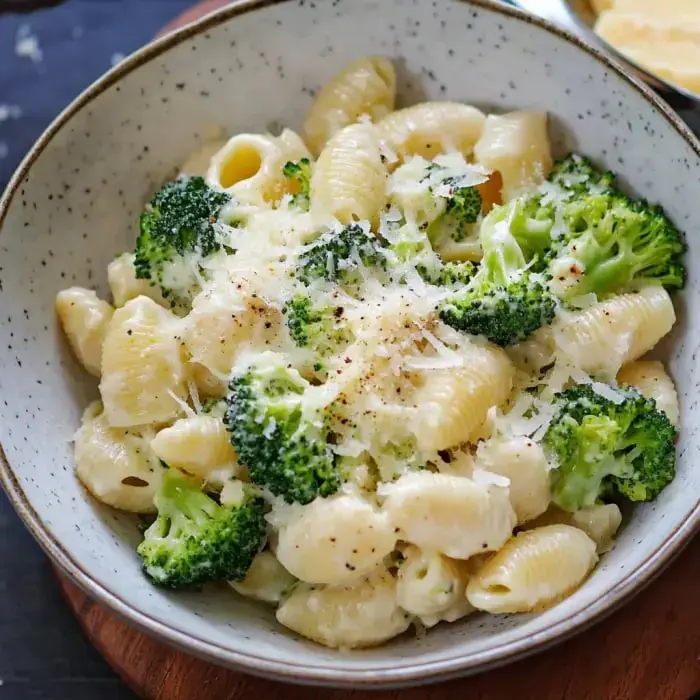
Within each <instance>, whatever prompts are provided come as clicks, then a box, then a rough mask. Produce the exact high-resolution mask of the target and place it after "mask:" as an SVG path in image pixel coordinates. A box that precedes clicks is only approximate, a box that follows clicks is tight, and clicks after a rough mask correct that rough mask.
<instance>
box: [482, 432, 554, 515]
mask: <svg viewBox="0 0 700 700" xmlns="http://www.w3.org/2000/svg"><path fill="white" fill-rule="evenodd" d="M475 467H476V468H477V469H484V470H485V471H488V472H492V473H494V474H500V475H501V476H505V477H507V478H508V479H509V480H510V486H509V487H508V488H509V491H510V502H511V503H512V504H513V509H514V510H515V514H516V516H517V518H518V523H524V522H526V521H528V520H532V519H533V518H535V517H537V516H538V515H540V514H541V513H544V512H545V511H546V510H547V506H549V502H550V490H549V466H548V464H547V458H546V457H545V455H544V452H543V450H542V448H541V447H540V445H539V444H537V443H536V442H534V441H532V440H530V438H527V437H524V436H514V437H510V438H507V437H504V438H501V437H496V438H491V439H490V440H487V441H486V442H483V443H481V444H480V445H479V448H478V449H477V452H476V460H475Z"/></svg>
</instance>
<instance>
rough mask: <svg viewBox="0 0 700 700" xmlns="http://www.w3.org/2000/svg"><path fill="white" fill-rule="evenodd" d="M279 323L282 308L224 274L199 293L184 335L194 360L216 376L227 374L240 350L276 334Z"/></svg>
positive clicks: (185, 323)
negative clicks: (269, 303) (271, 306)
mask: <svg viewBox="0 0 700 700" xmlns="http://www.w3.org/2000/svg"><path fill="white" fill-rule="evenodd" d="M238 287H241V288H240V289H238ZM279 323H280V312H279V311H278V310H275V309H272V308H270V307H269V306H268V305H267V304H266V303H265V302H264V301H263V300H262V299H261V298H259V297H258V296H257V295H256V294H255V293H254V292H252V291H251V290H250V289H248V286H247V285H246V284H236V283H234V282H231V281H229V280H228V278H226V277H225V276H222V278H220V279H217V280H215V281H214V282H213V283H212V284H211V285H209V286H208V287H207V288H206V289H205V290H204V291H202V292H201V293H200V294H198V295H197V296H196V297H195V299H194V301H193V302H192V311H191V312H190V313H189V314H188V315H187V317H186V318H185V320H184V323H183V326H182V339H183V341H184V343H185V346H186V348H187V350H188V352H189V353H190V355H191V359H192V361H193V362H196V363H197V364H200V365H202V366H204V367H205V368H206V369H208V370H209V371H210V372H211V373H212V374H213V375H214V376H219V377H227V376H228V374H229V373H230V371H231V368H232V367H233V365H234V362H235V360H236V357H237V356H238V353H239V352H241V351H242V350H243V349H245V348H246V347H248V346H250V345H251V344H257V345H263V344H264V343H265V341H266V340H269V339H272V338H274V337H275V335H276V334H277V332H278V329H279Z"/></svg>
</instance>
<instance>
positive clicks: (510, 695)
mask: <svg viewBox="0 0 700 700" xmlns="http://www.w3.org/2000/svg"><path fill="white" fill-rule="evenodd" d="M60 585H61V587H62V589H63V592H64V594H65V597H66V600H67V601H68V603H69V604H70V606H71V608H72V609H73V611H74V612H75V614H76V615H77V616H78V619H79V620H80V624H81V625H82V627H83V630H84V631H85V634H86V635H87V636H88V638H89V639H90V641H91V642H92V643H93V644H94V645H95V647H96V648H97V649H98V650H99V651H100V652H101V653H102V655H103V656H104V657H105V659H106V660H107V662H108V663H109V664H110V665H111V666H112V668H113V669H114V670H115V671H116V672H117V673H118V674H119V675H120V676H121V677H122V678H123V679H124V681H126V683H128V684H129V686H131V687H132V688H133V689H134V691H135V692H136V693H137V694H138V695H139V697H141V698H144V699H145V700H194V699H198V700H250V698H254V699H255V700H277V699H278V698H284V700H455V699H456V698H460V699H467V700H689V698H690V697H691V695H693V693H695V692H697V691H700V603H699V602H698V593H699V592H700V538H696V539H695V541H694V542H692V543H691V544H690V545H689V547H688V548H687V549H686V551H685V552H683V553H682V554H681V556H680V557H679V558H678V560H677V561H676V562H674V563H673V564H672V565H671V567H670V568H669V569H667V570H666V571H665V572H664V573H663V574H662V575H661V577H660V578H659V579H658V580H656V581H655V582H654V583H652V584H651V586H649V587H648V588H647V589H646V590H645V591H643V592H642V593H641V594H640V595H638V596H637V597H636V598H634V599H633V600H632V601H631V602H630V603H629V604H628V605H626V606H625V607H624V608H622V609H621V610H619V611H618V612H616V613H614V614H613V615H611V616H610V617H608V618H607V619H606V620H604V621H603V622H601V623H600V624H598V625H596V626H595V627H593V628H592V629H590V630H587V631H586V632H583V633H582V634H580V635H579V636H577V637H575V638H574V639H572V640H570V641H568V642H565V643H563V644H561V645H559V646H557V647H554V648H552V649H550V650H548V651H545V652H543V653H541V654H539V655H537V656H534V657H530V658H529V659H525V660H523V661H519V662H517V663H514V664H511V665H510V666H506V667H504V668H501V669H496V670H494V671H489V672H487V673H484V674H481V675H478V676H472V677H471V678H465V679H463V680H458V681H450V682H448V683H443V684H440V685H435V686H427V687H424V688H416V689H414V690H403V691H398V690H396V691H383V692H362V691H340V690H337V691H334V690H327V689H322V688H302V687H296V686H287V685H283V684H281V683H276V682H272V681H265V680H262V679H259V678H253V677H252V676H246V675H244V674H242V673H236V672H233V671H229V670H226V669H222V668H219V667H217V666H213V665H212V664H209V663H206V662H204V661H200V660H199V659H195V658H193V657H191V656H188V655H186V654H183V653H180V652H177V651H173V650H172V649H170V648H168V647H167V646H165V645H163V644H161V643H160V642H157V641H155V640H153V639H151V638H149V637H147V636H146V635H144V634H143V633H141V632H137V631H136V630H134V629H132V628H130V627H129V626H128V625H126V624H125V623H124V622H122V621H121V620H119V619H117V618H116V617H114V616H113V615H112V614H111V613H110V612H109V611H108V610H106V609H105V608H104V607H102V606H101V605H99V604H98V603H94V602H92V601H90V600H89V599H88V598H87V597H86V596H85V595H84V594H83V593H82V592H81V591H79V590H78V589H77V588H76V587H75V586H74V585H73V584H71V583H69V582H68V581H66V580H64V579H61V580H60ZM456 624H460V623H456ZM464 624H468V622H466V621H465V623H464Z"/></svg>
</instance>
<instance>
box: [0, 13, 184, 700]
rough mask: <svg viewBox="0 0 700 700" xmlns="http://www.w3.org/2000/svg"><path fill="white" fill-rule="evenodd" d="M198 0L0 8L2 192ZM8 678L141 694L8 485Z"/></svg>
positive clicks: (80, 697) (2, 557) (48, 695)
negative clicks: (113, 667) (126, 58)
mask: <svg viewBox="0 0 700 700" xmlns="http://www.w3.org/2000/svg"><path fill="white" fill-rule="evenodd" d="M2 4H3V3H2V1H1V0H0V6H2ZM192 4H193V0H68V1H67V2H65V3H63V4H61V5H58V6H57V7H53V8H51V9H46V10H41V11H37V12H32V13H29V14H22V15H12V14H0V191H1V190H3V189H4V187H5V185H6V184H7V181H8V180H9V178H10V176H11V174H12V172H13V170H14V168H15V167H16V165H17V164H18V162H19V160H20V159H21V158H22V156H23V155H24V154H25V152H26V151H27V149H28V148H29V147H30V146H31V145H32V143H33V142H34V140H35V139H36V138H37V137H38V136H39V135H40V133H41V132H42V130H43V129H44V128H45V127H46V126H47V125H48V124H49V123H50V121H51V120H52V119H53V118H54V117H55V116H56V115H57V114H58V113H59V112H60V110H61V109H63V107H65V106H66V105H67V104H68V103H69V102H70V101H71V100H72V99H73V98H74V97H75V96H76V95H77V94H78V93H79V92H80V91H81V90H83V89H84V88H85V87H87V86H88V85H89V84H90V83H91V82H92V81H93V80H95V79H96V78H97V77H99V76H100V75H101V74H102V73H103V72H104V71H105V70H107V69H108V68H109V67H110V66H111V63H112V60H113V59H114V60H116V58H117V57H118V56H119V55H124V54H128V53H130V52H131V51H133V50H134V49H136V48H138V47H139V46H141V45H142V44H144V43H145V42H146V41H148V39H149V38H151V37H152V36H153V34H154V33H155V32H156V31H158V29H159V28H160V27H162V26H163V25H164V24H165V23H166V22H168V21H169V20H171V19H172V18H173V17H175V16H176V15H178V14H179V13H180V12H181V11H182V10H184V9H185V8H186V7H188V6H189V5H192ZM23 25H26V27H28V29H27V28H24V29H21V28H22V27H23ZM18 32H20V33H22V32H23V33H29V34H30V35H31V36H35V37H36V38H37V41H38V46H39V49H40V50H41V53H42V54H43V56H42V58H41V61H37V62H35V61H33V60H32V59H31V58H29V57H22V56H18V55H17V53H16V44H17V36H18ZM17 108H19V112H21V114H19V115H18V110H17ZM8 112H9V114H8ZM39 467H40V465H37V468H39ZM0 683H1V685H0V700H127V699H128V700H133V698H134V697H135V696H134V695H133V693H131V692H130V691H129V690H128V689H127V688H126V687H125V686H124V685H123V684H122V683H121V681H120V680H119V679H118V678H117V677H116V676H115V675H114V674H113V673H112V672H111V671H110V669H109V668H108V667H107V666H106V664H105V663H104V662H103V661H102V659H101V658H100V656H99V654H98V653H97V652H96V651H95V650H94V649H92V648H91V646H90V645H89V643H88V642H87V641H86V640H85V638H84V637H83V635H82V633H81V631H80V629H79V627H78V625H77V623H76V621H75V620H74V618H73V616H72V614H71V613H70V611H69V610H68V608H67V607H66V605H65V604H64V602H63V600H62V599H61V596H60V594H59V592H58V589H57V587H56V585H55V583H54V580H53V578H52V574H51V571H50V567H49V565H48V563H47V561H46V559H45V557H44V556H43V554H42V552H41V551H40V549H39V547H38V546H37V545H36V543H35V542H34V540H33V539H32V537H31V536H30V535H29V533H28V532H27V531H26V530H25V529H24V526H23V525H22V523H21V522H20V520H19V519H18V518H17V516H16V515H15V513H14V511H13V509H12V507H11V506H10V504H9V502H8V501H7V498H6V497H5V495H4V493H2V490H1V489H0Z"/></svg>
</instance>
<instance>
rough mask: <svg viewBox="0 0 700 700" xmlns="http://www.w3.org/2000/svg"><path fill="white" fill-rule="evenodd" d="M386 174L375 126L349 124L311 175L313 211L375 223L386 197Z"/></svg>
mask: <svg viewBox="0 0 700 700" xmlns="http://www.w3.org/2000/svg"><path fill="white" fill-rule="evenodd" d="M386 178H387V173H386V169H385V168H384V165H383V164H382V157H381V153H380V150H379V142H378V141H377V137H376V133H375V131H374V128H373V127H372V126H371V125H369V124H353V125H352V126H347V127H345V128H344V129H342V130H341V131H339V132H338V133H337V134H335V135H334V136H333V137H332V138H331V139H330V141H329V142H328V143H327V144H326V147H325V148H324V149H323V151H322V153H321V155H320V156H319V157H318V162H317V163H316V168H315V169H314V174H313V177H312V178H311V202H312V205H311V206H312V207H313V209H312V211H313V212H315V213H317V214H318V215H320V216H324V215H326V216H333V217H335V218H337V219H338V220H339V221H340V222H342V223H344V224H348V223H351V222H353V221H360V220H365V219H370V220H372V221H373V222H375V223H376V220H377V212H379V211H380V210H381V209H382V207H383V206H384V203H385V201H386Z"/></svg>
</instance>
